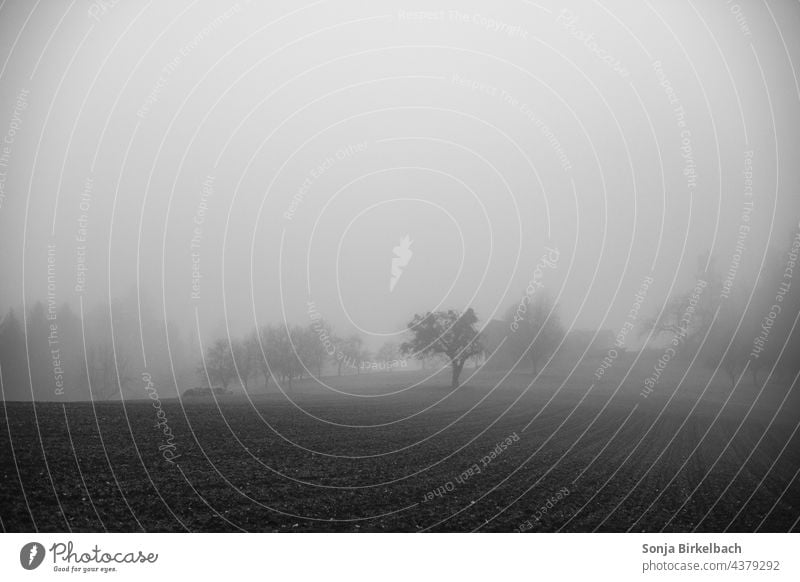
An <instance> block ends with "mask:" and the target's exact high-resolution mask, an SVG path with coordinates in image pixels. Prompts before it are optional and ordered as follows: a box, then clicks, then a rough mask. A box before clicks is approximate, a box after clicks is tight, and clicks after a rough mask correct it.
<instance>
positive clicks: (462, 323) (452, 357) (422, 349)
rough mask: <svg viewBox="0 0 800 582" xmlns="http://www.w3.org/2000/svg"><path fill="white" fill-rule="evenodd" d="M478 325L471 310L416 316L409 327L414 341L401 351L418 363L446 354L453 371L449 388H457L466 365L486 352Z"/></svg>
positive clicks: (436, 312)
mask: <svg viewBox="0 0 800 582" xmlns="http://www.w3.org/2000/svg"><path fill="white" fill-rule="evenodd" d="M477 321H478V317H477V316H476V315H475V311H473V309H472V308H471V307H470V308H469V309H467V310H466V311H464V312H463V313H461V312H459V311H456V310H453V309H450V310H448V311H435V312H428V313H426V314H424V315H420V314H417V315H415V316H414V319H412V320H411V321H410V322H409V323H408V331H409V332H410V333H411V334H412V338H411V340H409V341H407V342H404V343H403V344H402V345H401V346H400V351H401V352H402V353H403V354H405V355H411V356H412V357H414V358H417V359H423V358H425V357H426V356H431V355H436V354H443V355H444V356H446V357H447V359H448V361H449V362H450V367H451V368H452V378H451V384H450V385H451V387H453V388H457V387H458V385H459V377H460V376H461V370H462V369H463V368H464V364H465V363H466V362H467V360H468V359H469V358H471V357H473V356H477V355H479V354H481V353H482V352H483V345H482V344H481V340H480V334H479V333H478V330H477V329H475V324H476V323H477Z"/></svg>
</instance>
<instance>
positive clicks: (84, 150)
mask: <svg viewBox="0 0 800 582" xmlns="http://www.w3.org/2000/svg"><path fill="white" fill-rule="evenodd" d="M2 12H3V18H2V19H0V56H2V68H0V79H2V85H0V132H2V137H0V139H4V143H3V149H2V157H1V158H0V171H2V176H1V179H2V181H1V182H0V186H2V190H0V237H2V238H1V240H0V244H1V246H2V252H1V253H0V269H2V273H3V277H2V278H0V307H1V308H2V312H3V313H4V314H5V313H7V312H8V310H9V309H13V310H14V311H15V313H16V314H17V316H18V319H19V320H20V324H21V326H22V327H23V328H28V327H30V325H29V319H30V317H29V316H28V315H27V314H28V312H29V311H30V310H31V309H32V307H33V306H34V305H35V303H36V302H37V301H41V302H43V305H44V308H45V310H47V309H48V308H49V306H51V307H52V306H56V305H57V306H63V305H64V304H68V305H69V306H70V308H71V309H72V312H73V315H74V318H73V317H70V316H64V317H65V318H69V322H70V323H69V324H67V323H64V319H63V318H62V316H61V314H60V313H59V314H58V315H57V316H54V320H53V321H57V320H59V319H61V320H62V321H61V323H60V325H61V331H60V333H62V336H61V340H60V341H61V342H62V344H63V343H64V342H65V341H66V340H65V337H66V336H65V335H63V334H67V332H66V331H64V328H65V326H67V327H68V326H69V325H72V326H73V329H72V331H71V332H69V333H70V334H72V335H70V336H69V337H70V338H72V340H74V341H75V342H77V341H79V339H82V341H83V342H84V343H87V342H88V343H90V344H91V343H92V342H98V343H100V344H107V343H109V342H112V339H111V336H115V337H114V339H113V344H114V349H115V351H119V350H120V349H123V348H124V349H125V350H127V351H128V352H129V353H130V356H129V357H130V361H131V363H130V373H131V374H132V375H133V376H136V377H138V376H139V373H140V372H142V371H144V370H147V369H149V367H152V362H153V361H156V360H161V359H163V358H165V357H166V356H165V354H166V355H168V358H167V359H166V360H165V362H167V363H163V362H162V363H163V364H164V369H163V372H164V374H165V378H167V377H169V376H170V374H167V372H168V370H169V366H168V361H169V360H171V359H173V358H177V359H178V360H180V365H179V366H178V368H180V370H183V372H180V370H177V371H176V369H175V366H174V365H173V366H172V372H173V373H174V374H176V376H174V379H173V380H171V381H169V382H167V381H166V380H165V383H166V384H169V385H170V386H169V388H165V394H167V395H169V394H173V395H174V394H175V393H178V392H180V391H182V390H183V389H184V388H186V387H189V386H191V385H194V384H197V383H202V382H201V380H202V378H200V377H198V376H196V375H195V376H194V377H193V374H194V370H195V367H196V365H197V362H198V361H199V360H200V357H201V350H200V347H201V345H203V346H208V345H210V343H211V342H213V341H215V340H216V339H219V338H226V339H228V340H231V338H236V337H243V336H245V335H246V334H248V333H250V332H251V331H252V330H254V329H257V328H261V327H263V326H268V325H277V326H280V325H284V326H293V325H297V326H301V327H306V326H309V325H311V324H312V322H313V321H314V320H315V318H322V319H324V321H326V322H327V324H328V325H329V326H330V328H331V330H332V332H335V334H336V335H338V336H340V337H346V336H350V335H352V334H359V335H360V337H361V338H362V340H363V342H364V346H365V347H366V348H368V349H369V350H371V351H373V352H375V351H376V350H378V349H379V348H380V347H381V346H382V345H384V344H385V343H386V342H396V343H398V344H399V343H401V342H403V341H405V340H406V339H407V329H406V328H407V324H408V323H409V322H410V321H411V319H412V318H413V316H414V315H415V314H417V313H425V312H428V311H436V310H444V309H456V310H459V311H463V310H466V309H467V308H470V307H471V308H473V309H474V310H475V313H476V314H477V316H478V324H477V327H478V328H479V329H482V328H484V327H485V326H486V325H487V324H488V322H490V321H491V320H493V319H503V318H504V317H505V314H506V313H507V312H508V311H509V309H513V307H514V306H515V305H517V304H518V303H519V302H520V300H521V299H522V298H523V297H525V294H526V288H528V287H529V286H530V285H531V283H532V281H536V287H537V288H539V286H541V288H543V289H545V290H546V292H547V294H548V296H549V297H550V298H551V299H552V304H553V306H554V307H556V308H557V310H558V314H559V319H560V321H561V324H562V325H563V328H564V332H565V333H569V332H570V331H571V330H576V329H578V330H592V331H593V332H594V331H597V330H610V331H611V332H613V333H614V334H617V332H618V331H619V330H620V329H621V328H622V327H623V326H624V325H625V323H626V320H627V318H628V317H629V313H630V311H631V309H632V305H634V304H635V302H636V293H637V290H639V289H640V286H641V284H642V281H643V280H644V279H646V278H648V277H649V278H652V284H651V285H649V287H648V289H647V293H646V296H645V297H643V298H642V300H641V313H642V314H643V315H642V317H641V318H640V320H643V319H645V317H644V316H645V315H646V316H647V317H652V318H656V317H657V316H658V314H659V312H660V311H661V310H662V308H663V307H664V306H665V305H666V304H667V303H668V301H669V299H670V298H671V297H675V296H678V295H680V294H682V293H686V292H688V291H690V290H691V289H692V288H693V287H694V286H695V284H696V280H697V278H698V276H699V275H698V273H700V274H703V273H707V272H708V270H709V268H710V265H712V264H713V265H715V268H716V270H717V272H718V273H719V278H720V281H722V280H725V279H726V278H727V279H728V281H727V283H726V284H727V288H728V289H729V290H732V291H733V292H735V294H737V296H740V297H742V303H741V308H740V309H739V311H738V312H737V313H739V315H740V316H741V317H745V316H744V315H742V314H747V317H751V318H755V319H759V318H761V317H762V316H763V315H764V314H763V313H762V311H763V305H762V304H761V303H758V302H756V301H753V302H748V301H749V298H752V297H753V294H752V293H751V292H753V290H754V289H755V285H756V282H757V281H758V280H759V278H760V277H763V276H764V273H765V272H766V269H767V268H768V266H769V264H770V263H769V257H777V258H775V261H777V263H780V264H782V262H785V261H786V257H785V252H786V251H787V250H788V249H789V248H790V247H791V242H792V239H793V237H794V236H795V234H796V232H797V230H798V218H799V217H800V214H799V210H800V208H798V194H797V184H798V178H799V177H800V176H798V172H800V167H798V164H797V163H796V160H797V159H798V155H799V154H800V141H799V140H800V134H799V133H798V131H797V129H798V100H799V99H800V89H798V84H797V78H796V76H795V75H794V72H793V71H794V68H793V64H794V63H796V62H797V60H798V49H799V48H800V47H798V40H797V39H796V38H792V37H789V36H785V37H784V36H781V35H779V34H776V33H775V26H776V22H781V23H782V25H783V26H785V29H786V30H791V29H792V26H795V25H797V24H800V23H798V12H797V11H796V10H794V9H793V6H791V5H790V4H788V3H774V4H773V5H771V6H770V7H769V8H768V9H767V10H766V11H765V10H758V11H756V10H750V8H749V7H748V6H745V5H742V6H741V7H740V6H739V5H735V4H731V3H724V2H716V3H713V4H712V5H706V4H693V3H683V2H680V3H671V2H670V3H666V2H660V3H652V4H651V3H641V4H635V5H631V4H630V3H618V2H614V3H603V4H601V3H596V2H571V3H570V4H569V5H568V7H566V8H564V9H563V10H562V9H560V8H551V7H549V6H547V5H545V4H541V5H539V4H536V3H532V2H506V3H501V4H497V5H488V4H486V3H478V2H463V1H460V2H437V3H435V4H434V5H431V4H430V3H421V2H416V3H414V2H410V3H401V4H398V3H397V2H384V1H378V2H354V1H344V2H337V3H330V2H311V3H307V4H305V5H303V6H298V5H297V4H296V3H293V2H270V3H268V4H267V5H260V4H257V3H255V2H246V1H241V2H237V3H231V4H219V3H212V2H191V3H189V2H183V3H174V4H170V5H163V3H157V4H148V5H137V4H135V3H129V2H106V3H81V4H80V5H74V6H73V5H70V6H69V7H66V6H64V5H61V4H59V3H41V4H36V5H35V6H32V5H31V4H30V3H28V2H22V1H17V2H6V3H5V4H4V6H3V8H2ZM20 31H23V32H20ZM745 227H746V228H745ZM404 239H405V240H406V242H403V241H404ZM737 245H738V246H737ZM397 248H399V249H400V250H399V251H395V249H397ZM781 253H784V254H783V255H782V254H781ZM543 257H549V258H548V264H547V265H546V266H544V267H542V264H541V261H542V258H543ZM398 258H400V261H399V262H398V263H397V266H394V264H393V260H394V259H398ZM775 261H773V262H775ZM393 280H394V282H392V281H393ZM715 293H716V294H717V297H718V298H719V297H720V295H719V294H720V293H721V289H719V288H717V289H716V290H715ZM770 293H771V292H769V291H767V292H766V294H767V295H769V294H770ZM109 305H116V306H118V308H115V309H118V311H117V312H116V313H115V312H113V311H110V310H109V309H108V306H109ZM90 313H97V316H96V318H95V320H93V321H94V323H93V324H92V325H91V326H89V325H87V324H86V323H85V322H84V324H83V325H82V326H81V324H80V322H81V321H82V320H84V319H85V321H90V320H89V317H88V314H90ZM314 314H316V316H315V315H314ZM112 315H113V316H114V317H116V318H117V321H116V327H115V328H114V329H112V327H113V324H114V321H113V320H114V317H112ZM794 315H795V314H794V313H790V314H789V315H786V314H784V316H785V317H787V318H788V319H787V321H788V322H789V323H791V318H792V317H793V316H794ZM640 323H641V321H637V322H636V326H637V330H638V329H639V324H640ZM78 330H81V331H82V333H79V332H78ZM168 330H169V332H168ZM26 332H27V333H26V337H27V338H28V339H27V345H29V346H30V345H31V342H32V341H34V340H35V338H36V337H39V336H41V335H42V334H45V335H46V333H47V332H46V329H45V330H44V331H41V330H38V331H36V332H33V331H31V330H30V329H27V330H26ZM35 334H39V336H36V335H35ZM87 338H89V339H88V340H87ZM39 339H41V337H39ZM650 339H651V340H652V341H653V342H654V344H655V345H658V341H659V338H658V337H655V336H654V337H652V338H650ZM662 339H663V338H662ZM626 341H627V347H628V348H629V349H639V348H640V347H642V345H643V343H644V342H645V341H646V339H643V336H642V335H640V334H638V333H636V334H634V333H631V334H629V336H628V337H627V340H626ZM78 347H79V346H78ZM73 348H76V346H74V345H70V346H66V347H65V349H66V350H69V349H73ZM79 352H80V350H77V351H76V352H75V354H78V353H79ZM148 356H149V357H150V359H151V364H150V366H148V364H147V359H148ZM28 357H29V358H30V356H28ZM75 357H78V356H77V355H76V356H75ZM178 360H176V361H178ZM76 373H78V372H76ZM181 374H182V375H181ZM67 375H69V374H67ZM177 384H181V385H180V386H179V387H178V386H177ZM112 392H113V391H112ZM25 394H27V391H24V390H23V391H22V392H20V395H21V396H20V397H23V396H25ZM30 394H34V391H30ZM58 396H63V397H66V398H79V397H80V398H83V397H86V396H87V393H86V392H84V391H79V392H76V393H74V394H72V395H70V394H69V393H68V394H66V395H64V394H58ZM41 397H42V398H47V399H52V397H53V396H52V389H48V390H44V391H43V395H42V396H41ZM130 397H131V398H140V397H143V396H142V394H141V390H139V391H138V392H135V393H134V394H133V395H131V396H130Z"/></svg>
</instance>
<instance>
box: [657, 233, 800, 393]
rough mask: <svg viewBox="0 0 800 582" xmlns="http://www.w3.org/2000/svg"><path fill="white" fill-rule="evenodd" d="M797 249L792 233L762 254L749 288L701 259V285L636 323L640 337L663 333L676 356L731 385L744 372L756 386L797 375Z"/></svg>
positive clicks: (738, 276) (799, 305)
mask: <svg viewBox="0 0 800 582" xmlns="http://www.w3.org/2000/svg"><path fill="white" fill-rule="evenodd" d="M798 251H800V235H798V234H797V233H796V232H795V233H793V234H792V236H791V237H790V238H789V239H788V244H787V245H786V247H784V248H782V249H776V248H772V249H770V250H769V251H768V252H767V256H766V257H765V259H764V261H763V263H762V264H761V265H760V270H759V272H758V275H757V281H756V282H755V283H754V282H752V281H747V280H745V279H744V275H743V274H742V273H737V271H736V269H735V267H733V266H732V267H730V268H729V270H728V271H727V273H721V272H720V271H719V269H718V264H717V262H716V261H715V259H714V258H713V257H709V255H708V254H706V255H701V256H700V257H699V258H698V269H697V272H696V278H697V281H698V282H701V283H699V284H696V285H695V286H694V288H693V289H691V290H689V291H686V292H683V293H679V294H677V295H674V296H673V297H670V298H669V299H668V300H667V303H666V305H665V306H664V308H663V309H662V310H660V312H659V313H658V314H657V315H655V316H654V317H652V318H650V319H647V320H645V321H644V322H643V325H642V328H641V331H642V333H646V334H651V333H652V337H654V338H657V337H660V336H662V335H667V336H668V337H669V338H670V339H671V340H672V343H673V345H676V346H677V347H676V353H677V354H678V355H679V356H683V357H685V358H690V357H691V358H692V359H695V358H697V359H698V362H703V363H705V364H707V365H710V366H712V367H713V368H714V370H715V372H716V371H720V372H722V373H723V374H725V375H726V376H727V377H728V379H729V381H730V382H731V385H735V384H736V382H737V380H738V379H739V378H740V376H741V375H742V374H743V373H744V372H745V371H746V370H747V371H748V372H749V374H750V375H751V378H752V382H753V384H754V385H756V386H758V385H760V382H759V377H758V375H759V373H760V372H766V373H768V374H770V375H771V377H772V378H776V377H777V378H782V379H783V380H784V381H791V379H792V378H793V377H794V375H795V374H796V373H797V372H798V371H800V359H798V357H797V354H798V353H800V325H795V324H796V318H797V316H798V313H800V284H798V283H797V282H795V281H792V278H793V271H792V268H793V265H794V263H795V262H796V259H797V255H798ZM725 274H727V276H728V278H727V279H724V278H723V276H724V275H725Z"/></svg>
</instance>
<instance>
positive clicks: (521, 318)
mask: <svg viewBox="0 0 800 582" xmlns="http://www.w3.org/2000/svg"><path fill="white" fill-rule="evenodd" d="M505 320H506V321H507V322H508V324H509V327H510V331H509V334H508V336H507V337H508V340H507V342H508V344H509V348H510V349H511V350H512V352H513V353H514V355H515V357H517V358H522V359H524V360H527V361H528V362H530V364H531V371H532V372H533V374H537V373H538V372H539V367H540V366H541V363H542V362H543V361H544V360H546V359H547V358H548V357H550V356H551V355H552V354H553V352H554V351H555V349H556V347H557V346H558V344H559V342H560V341H561V340H562V338H563V337H564V327H563V326H562V325H561V319H560V317H559V315H558V309H557V307H556V306H555V304H554V303H553V301H552V299H551V298H550V296H549V295H547V294H546V293H544V292H541V293H537V294H536V295H534V297H533V298H532V299H531V300H530V301H529V302H521V303H519V304H518V305H512V306H511V307H510V308H509V309H508V311H507V312H506V316H505Z"/></svg>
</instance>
